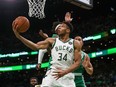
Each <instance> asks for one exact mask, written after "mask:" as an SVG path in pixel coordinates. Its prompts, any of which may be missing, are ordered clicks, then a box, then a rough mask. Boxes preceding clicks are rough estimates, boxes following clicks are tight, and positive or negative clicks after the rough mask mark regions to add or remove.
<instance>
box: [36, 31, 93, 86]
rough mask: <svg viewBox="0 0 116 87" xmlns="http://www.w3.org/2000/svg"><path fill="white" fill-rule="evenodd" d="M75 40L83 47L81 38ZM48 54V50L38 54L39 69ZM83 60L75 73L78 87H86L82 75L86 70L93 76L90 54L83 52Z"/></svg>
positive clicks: (77, 37)
mask: <svg viewBox="0 0 116 87" xmlns="http://www.w3.org/2000/svg"><path fill="white" fill-rule="evenodd" d="M44 34H45V33H43V35H44ZM45 35H46V34H45ZM42 37H43V36H42ZM44 37H45V36H44ZM75 40H78V41H79V42H80V43H81V45H83V40H82V38H81V37H80V36H76V37H75ZM46 52H47V50H41V51H40V53H39V54H38V64H39V66H38V67H37V68H38V69H39V68H40V64H41V63H42V59H43V56H44V54H45V53H46ZM81 60H82V62H81V65H80V67H79V68H78V69H76V70H75V71H74V74H75V84H76V87H86V85H85V81H84V77H83V75H82V74H83V72H84V69H85V70H86V72H87V73H88V74H89V75H92V74H93V66H92V64H91V62H90V58H89V56H88V54H86V53H85V52H83V51H82V52H81ZM48 68H49V67H48Z"/></svg>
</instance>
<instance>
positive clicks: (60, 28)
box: [56, 23, 67, 35]
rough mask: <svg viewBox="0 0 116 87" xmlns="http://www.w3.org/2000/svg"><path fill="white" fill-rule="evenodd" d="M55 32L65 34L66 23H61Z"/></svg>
mask: <svg viewBox="0 0 116 87" xmlns="http://www.w3.org/2000/svg"><path fill="white" fill-rule="evenodd" d="M56 33H57V34H58V35H65V34H66V33H67V25H66V24H64V23H62V24H60V26H59V27H58V28H57V30H56Z"/></svg>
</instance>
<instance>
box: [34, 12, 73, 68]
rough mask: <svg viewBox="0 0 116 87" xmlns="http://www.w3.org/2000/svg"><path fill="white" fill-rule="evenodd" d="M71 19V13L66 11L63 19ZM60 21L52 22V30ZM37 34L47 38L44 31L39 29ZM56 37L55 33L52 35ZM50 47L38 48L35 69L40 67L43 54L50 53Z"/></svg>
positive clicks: (67, 20) (55, 28)
mask: <svg viewBox="0 0 116 87" xmlns="http://www.w3.org/2000/svg"><path fill="white" fill-rule="evenodd" d="M72 19H73V18H71V13H70V12H66V14H65V17H64V20H65V21H66V22H71V21H72ZM60 23H61V22H59V21H57V22H54V23H53V26H52V29H53V31H54V30H57V28H58V27H59V26H60ZM39 35H40V36H41V37H42V38H43V39H46V38H48V35H47V34H46V33H44V32H43V31H42V30H40V31H39ZM56 37H57V35H56V34H54V35H52V38H56ZM50 49H51V48H48V49H40V50H39V54H38V64H37V65H36V69H37V70H38V69H40V67H41V62H42V59H43V56H44V54H45V53H46V52H48V53H49V55H50Z"/></svg>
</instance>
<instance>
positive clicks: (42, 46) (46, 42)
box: [13, 29, 54, 50]
mask: <svg viewBox="0 0 116 87" xmlns="http://www.w3.org/2000/svg"><path fill="white" fill-rule="evenodd" d="M13 31H14V34H15V36H16V37H17V38H18V39H19V40H20V41H21V42H22V43H23V44H25V45H26V46H27V47H29V48H30V49H32V50H38V49H46V48H48V47H50V46H51V44H52V42H53V41H54V40H53V38H47V39H46V40H44V41H40V42H38V43H34V42H32V41H30V40H28V39H26V38H24V37H23V36H21V35H20V34H19V32H18V31H17V30H16V29H13Z"/></svg>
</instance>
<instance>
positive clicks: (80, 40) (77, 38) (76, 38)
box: [75, 36, 83, 45]
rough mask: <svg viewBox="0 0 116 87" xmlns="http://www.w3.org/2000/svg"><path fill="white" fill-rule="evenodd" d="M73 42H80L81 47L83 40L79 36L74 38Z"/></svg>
mask: <svg viewBox="0 0 116 87" xmlns="http://www.w3.org/2000/svg"><path fill="white" fill-rule="evenodd" d="M75 40H78V41H79V42H80V44H81V45H83V40H82V38H81V37H80V36H76V37H75Z"/></svg>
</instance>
